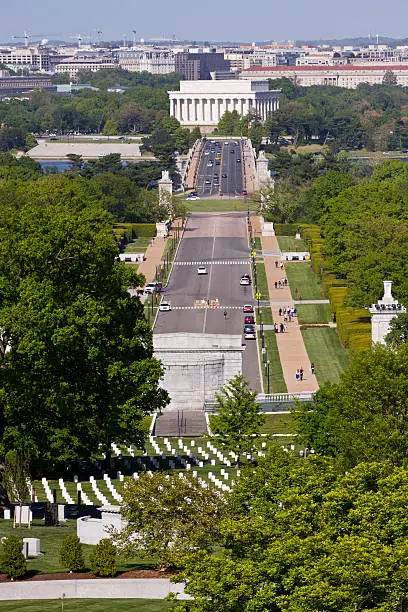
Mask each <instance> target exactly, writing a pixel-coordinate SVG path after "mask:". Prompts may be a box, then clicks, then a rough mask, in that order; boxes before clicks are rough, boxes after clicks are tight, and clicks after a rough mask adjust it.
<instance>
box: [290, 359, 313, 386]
mask: <svg viewBox="0 0 408 612" xmlns="http://www.w3.org/2000/svg"><path fill="white" fill-rule="evenodd" d="M310 371H311V373H312V374H314V373H315V364H314V363H313V361H312V362H311V364H310ZM304 373H305V372H304V369H303V368H302V367H300V368H298V369H297V370H296V373H295V377H296V380H299V381H301V380H303V376H304Z"/></svg>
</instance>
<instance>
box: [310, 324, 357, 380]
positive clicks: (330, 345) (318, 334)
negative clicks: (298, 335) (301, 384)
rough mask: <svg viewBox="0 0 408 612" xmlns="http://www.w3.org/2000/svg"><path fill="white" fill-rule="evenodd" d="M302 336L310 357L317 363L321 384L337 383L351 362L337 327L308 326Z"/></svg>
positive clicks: (317, 373) (317, 374)
mask: <svg viewBox="0 0 408 612" xmlns="http://www.w3.org/2000/svg"><path fill="white" fill-rule="evenodd" d="M302 336H303V340H304V343H305V346H306V350H307V354H308V355H309V359H310V361H311V362H313V363H314V364H315V368H316V369H315V374H316V377H317V382H318V383H319V385H320V386H322V385H324V384H325V383H337V382H338V381H339V377H340V374H341V373H342V371H343V370H344V369H345V368H346V367H347V365H348V363H349V358H348V351H347V350H346V349H344V348H342V346H341V344H340V341H339V337H338V335H337V331H336V329H334V328H330V327H307V328H305V329H302Z"/></svg>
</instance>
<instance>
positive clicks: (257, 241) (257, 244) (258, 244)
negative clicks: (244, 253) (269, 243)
mask: <svg viewBox="0 0 408 612" xmlns="http://www.w3.org/2000/svg"><path fill="white" fill-rule="evenodd" d="M255 250H256V251H262V244H261V239H260V238H259V236H255Z"/></svg>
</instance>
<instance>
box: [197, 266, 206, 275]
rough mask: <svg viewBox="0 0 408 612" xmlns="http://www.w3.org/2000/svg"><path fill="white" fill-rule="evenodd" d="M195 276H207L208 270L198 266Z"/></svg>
mask: <svg viewBox="0 0 408 612" xmlns="http://www.w3.org/2000/svg"><path fill="white" fill-rule="evenodd" d="M197 274H208V270H207V268H206V267H205V266H198V268H197Z"/></svg>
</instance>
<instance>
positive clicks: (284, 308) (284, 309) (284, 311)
mask: <svg viewBox="0 0 408 612" xmlns="http://www.w3.org/2000/svg"><path fill="white" fill-rule="evenodd" d="M283 314H286V306H284V307H283Z"/></svg>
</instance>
